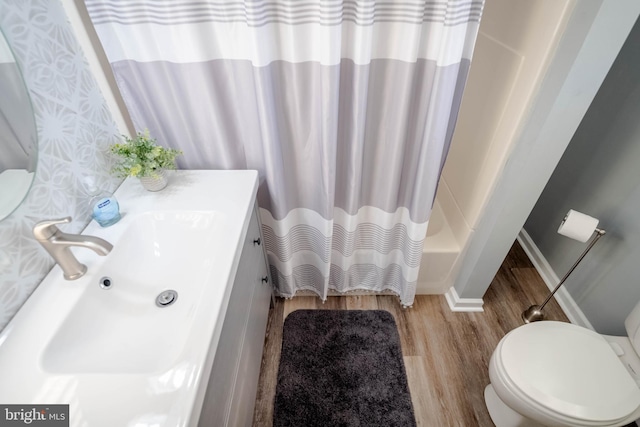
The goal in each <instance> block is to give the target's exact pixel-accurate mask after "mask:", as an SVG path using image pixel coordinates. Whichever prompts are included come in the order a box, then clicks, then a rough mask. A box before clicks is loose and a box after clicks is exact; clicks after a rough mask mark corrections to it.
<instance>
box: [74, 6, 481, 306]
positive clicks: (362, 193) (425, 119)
mask: <svg viewBox="0 0 640 427" xmlns="http://www.w3.org/2000/svg"><path fill="white" fill-rule="evenodd" d="M483 1H484V0H426V1H425V0H422V1H418V0H404V1H393V0H386V1H377V0H272V1H263V0H246V1H239V0H236V1H224V0H202V1H198V0H194V1H167V0H164V1H158V0H135V1H134V0H87V1H86V5H87V10H88V11H89V14H90V16H91V19H92V21H93V24H94V26H95V28H96V30H97V33H98V35H99V38H100V40H101V42H102V44H103V46H104V49H105V52H106V54H107V57H108V59H109V62H110V63H111V66H112V68H113V70H114V74H115V77H116V80H117V83H118V85H119V88H120V91H121V93H122V96H123V98H124V100H125V103H126V105H127V108H128V110H129V112H130V114H131V117H132V119H133V122H134V125H135V127H136V129H138V130H142V129H145V128H148V129H150V131H151V133H152V135H154V136H155V137H156V138H157V139H158V141H159V142H160V143H161V144H163V145H169V146H171V147H174V148H179V149H181V150H183V151H184V153H185V155H184V157H183V158H182V159H181V160H180V163H179V166H180V167H181V168H185V169H257V170H258V171H259V173H260V180H261V182H260V188H259V194H258V202H259V205H260V208H261V211H260V212H261V219H262V223H263V231H264V236H265V243H266V244H265V247H266V250H267V254H268V258H269V263H270V267H271V272H272V277H273V279H274V282H275V286H276V290H277V293H278V294H279V295H281V296H285V297H290V296H293V295H294V294H295V293H296V291H299V290H309V291H313V292H315V293H316V294H318V295H319V296H320V297H321V298H322V299H325V298H326V296H327V293H328V291H329V290H330V289H331V290H335V291H338V292H348V291H352V290H370V291H385V290H386V291H392V292H395V293H396V294H398V295H399V297H400V299H401V302H402V304H404V305H406V306H409V305H411V304H412V303H413V299H414V295H415V289H416V281H417V277H418V269H419V267H420V258H421V254H422V243H423V240H424V237H425V234H426V228H427V223H428V219H429V215H430V212H431V205H432V203H433V199H434V197H435V191H436V187H437V183H438V179H439V176H440V172H441V170H442V166H443V163H444V160H445V157H446V153H447V151H448V147H449V143H450V141H451V137H452V133H453V128H454V125H455V121H456V116H457V112H458V109H459V105H460V102H461V97H462V90H463V87H464V83H465V80H466V76H467V73H468V69H469V64H470V58H471V54H472V51H473V46H474V43H475V38H476V35H477V30H478V25H479V20H480V16H481V13H482V7H483ZM212 191H215V189H212Z"/></svg>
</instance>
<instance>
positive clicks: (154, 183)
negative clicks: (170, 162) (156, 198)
mask: <svg viewBox="0 0 640 427" xmlns="http://www.w3.org/2000/svg"><path fill="white" fill-rule="evenodd" d="M140 182H141V183H142V186H143V187H144V188H145V190H147V191H160V190H162V189H163V188H164V187H166V186H167V184H168V183H169V180H168V179H167V171H166V170H164V169H160V171H158V173H157V175H156V176H141V177H140Z"/></svg>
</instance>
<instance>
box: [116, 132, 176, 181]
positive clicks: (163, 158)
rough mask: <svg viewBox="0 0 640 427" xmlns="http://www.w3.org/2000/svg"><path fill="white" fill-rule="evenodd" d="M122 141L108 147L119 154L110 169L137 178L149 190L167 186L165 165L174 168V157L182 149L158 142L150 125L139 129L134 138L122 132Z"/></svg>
mask: <svg viewBox="0 0 640 427" xmlns="http://www.w3.org/2000/svg"><path fill="white" fill-rule="evenodd" d="M123 137H124V140H125V142H124V143H121V144H113V145H111V146H110V150H111V152H112V153H113V154H115V155H116V156H117V157H118V162H117V163H116V165H115V166H114V167H113V169H112V171H113V172H114V173H115V174H116V175H118V176H120V177H122V178H126V177H128V176H133V177H138V178H140V182H141V183H142V185H143V186H144V188H146V189H147V190H149V191H159V190H162V189H163V188H164V187H166V186H167V182H168V181H167V176H166V170H167V169H175V168H176V163H175V160H176V157H178V156H179V155H181V154H182V151H180V150H175V149H173V148H165V147H162V146H160V145H157V143H156V140H155V138H152V137H151V135H150V134H149V129H145V131H144V132H138V134H137V135H136V136H135V137H134V138H129V137H127V136H125V135H123Z"/></svg>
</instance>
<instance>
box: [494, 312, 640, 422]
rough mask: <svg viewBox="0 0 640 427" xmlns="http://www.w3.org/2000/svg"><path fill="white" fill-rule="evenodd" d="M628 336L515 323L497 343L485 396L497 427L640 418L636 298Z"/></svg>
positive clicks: (553, 324) (563, 325) (560, 325)
mask: <svg viewBox="0 0 640 427" xmlns="http://www.w3.org/2000/svg"><path fill="white" fill-rule="evenodd" d="M625 327H626V330H627V334H628V337H614V336H607V335H600V334H598V333H596V332H594V331H592V330H590V329H586V328H583V327H580V326H576V325H572V324H570V323H563V322H554V321H542V322H534V323H530V324H528V325H524V326H520V327H519V328H516V329H514V330H512V331H511V332H509V333H508V334H507V335H505V336H504V338H502V340H501V341H500V342H499V343H498V346H497V347H496V349H495V351H494V352H493V355H492V356H491V361H490V363H489V377H490V379H491V383H490V384H489V385H488V386H487V387H486V388H485V391H484V397H485V402H486V404H487V408H488V409H489V414H490V415H491V419H492V420H493V422H494V424H495V425H496V427H539V426H624V425H626V424H629V423H631V422H633V421H635V420H636V419H638V418H640V386H639V384H640V356H638V354H640V303H638V304H637V305H636V306H635V308H634V309H633V311H632V312H631V314H630V315H629V316H628V317H627V319H626V320H625Z"/></svg>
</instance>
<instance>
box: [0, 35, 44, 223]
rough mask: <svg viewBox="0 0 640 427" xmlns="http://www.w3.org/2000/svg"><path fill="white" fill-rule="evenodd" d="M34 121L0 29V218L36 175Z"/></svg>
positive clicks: (25, 88)
mask: <svg viewBox="0 0 640 427" xmlns="http://www.w3.org/2000/svg"><path fill="white" fill-rule="evenodd" d="M37 145H38V144H37V133H36V123H35V119H34V114H33V108H32V106H31V99H30V97H29V93H28V92H27V87H26V85H25V82H24V79H23V78H22V73H21V72H20V68H19V67H18V64H17V63H16V60H15V58H14V56H13V53H12V52H11V49H10V48H9V45H8V43H7V41H6V39H5V37H4V35H3V34H2V31H0V220H2V219H4V218H6V217H7V216H9V215H10V214H11V213H12V212H13V211H14V210H15V209H16V208H17V207H18V206H19V205H20V203H22V200H24V198H25V196H26V195H27V193H28V192H29V188H30V187H31V183H32V182H33V178H34V176H35V171H36V161H37V151H38V150H37Z"/></svg>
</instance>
